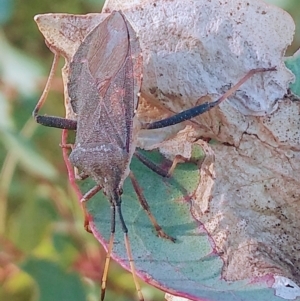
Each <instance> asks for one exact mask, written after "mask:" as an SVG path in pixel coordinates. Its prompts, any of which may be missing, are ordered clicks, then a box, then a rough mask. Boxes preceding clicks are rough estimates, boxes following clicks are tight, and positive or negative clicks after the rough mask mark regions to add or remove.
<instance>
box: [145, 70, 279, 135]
mask: <svg viewBox="0 0 300 301" xmlns="http://www.w3.org/2000/svg"><path fill="white" fill-rule="evenodd" d="M266 71H276V67H273V68H259V69H252V70H250V71H249V72H248V73H247V74H246V75H245V76H244V77H243V78H242V79H241V80H239V82H238V83H237V84H236V85H234V86H233V87H232V88H231V89H229V90H228V91H227V92H226V93H224V94H223V95H222V96H221V97H220V98H219V99H217V100H216V101H213V102H206V103H203V104H201V105H199V106H196V107H194V108H191V109H188V110H185V111H183V112H181V113H178V114H176V115H174V116H171V117H168V118H165V119H162V120H159V121H155V122H152V123H148V124H144V125H143V127H142V128H144V129H149V130H150V129H159V128H164V127H167V126H170V125H174V124H177V123H180V122H183V121H186V120H190V119H192V118H194V117H196V116H198V115H201V114H203V113H205V112H207V111H209V110H210V109H212V108H214V107H215V106H217V105H219V104H220V103H221V102H222V101H224V100H225V99H226V98H228V97H229V96H231V95H232V94H233V93H234V92H236V90H237V89H238V88H239V87H240V86H241V85H242V84H243V83H245V82H246V81H247V80H248V79H249V78H250V77H252V76H253V75H254V74H256V73H259V72H266Z"/></svg>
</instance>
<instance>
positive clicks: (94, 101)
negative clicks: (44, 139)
mask: <svg viewBox="0 0 300 301" xmlns="http://www.w3.org/2000/svg"><path fill="white" fill-rule="evenodd" d="M142 64H143V62H142V51H141V48H140V45H139V41H138V38H137V36H136V33H135V32H134V30H133V28H132V27H131V25H130V23H129V22H128V21H127V19H126V17H125V16H124V15H123V14H122V12H116V11H114V12H112V13H111V15H110V16H109V17H107V18H106V19H105V20H104V21H103V22H102V23H101V24H99V25H98V26H97V27H96V28H95V29H94V30H92V32H91V33H89V35H88V36H87V37H86V38H85V40H84V41H83V42H82V44H81V45H80V46H79V48H78V50H77V52H76V53H75V55H74V57H73V59H72V62H71V64H70V74H69V83H68V92H69V96H70V98H71V107H72V109H73V111H74V112H75V113H76V116H77V120H68V119H64V118H59V117H55V116H40V115H38V111H39V109H40V108H41V106H42V104H43V103H44V101H45V98H46V94H47V93H43V95H42V97H41V99H40V100H39V102H38V104H37V106H36V108H35V109H34V111H33V115H34V117H35V119H36V121H37V122H38V123H40V124H43V125H46V126H52V127H58V128H64V129H72V130H75V129H76V140H75V144H74V146H72V152H71V154H70V156H69V159H70V161H71V163H72V164H73V166H74V167H76V168H77V169H78V170H79V172H80V177H81V178H86V177H91V178H92V179H93V180H94V181H95V183H96V185H95V187H94V188H92V189H91V190H90V191H88V192H87V193H86V194H85V195H84V196H83V198H82V200H81V202H82V204H84V202H85V201H87V200H89V199H90V198H91V197H93V196H94V195H95V194H96V193H97V192H99V191H100V190H101V189H102V190H103V192H104V193H105V195H106V196H107V198H108V200H109V202H110V205H111V236H110V241H109V245H108V250H107V257H106V262H105V268H104V274H103V279H102V294H101V300H103V299H104V295H105V287H106V279H107V272H108V267H109V262H110V257H111V253H112V249H113V241H114V233H115V215H116V212H117V215H118V216H119V219H120V221H121V226H122V229H123V232H124V236H125V246H126V250H127V255H128V258H129V264H130V268H131V272H132V275H133V278H134V283H135V286H136V290H137V292H138V297H139V300H143V296H142V293H141V289H140V286H139V283H138V281H137V278H136V272H135V266H134V261H133V256H132V252H131V248H130V243H129V239H128V230H127V227H126V224H125V221H124V219H123V216H122V211H121V195H122V187H123V183H124V180H125V179H126V178H127V177H128V176H129V177H130V179H131V181H132V183H133V187H134V189H135V191H136V193H137V196H138V199H139V201H140V203H141V205H142V207H143V208H144V209H145V210H146V212H147V214H148V216H149V218H150V220H151V222H152V224H153V225H154V227H155V229H156V231H157V233H158V235H159V236H161V237H164V238H166V239H169V240H171V241H175V239H174V238H172V237H170V236H168V235H167V234H166V233H165V232H164V231H163V230H162V229H161V227H160V226H159V224H158V223H157V221H156V219H155V218H154V216H153V215H152V214H151V212H150V209H149V205H148V203H147V201H146V199H145V197H144V196H143V194H142V190H141V188H140V186H139V184H138V182H137V180H136V179H135V177H134V175H133V173H132V172H131V171H130V167H129V166H130V162H131V159H132V156H133V155H136V156H137V158H139V159H140V160H141V161H142V162H143V163H144V164H145V165H147V166H148V167H150V168H151V169H153V170H154V171H156V172H158V173H159V174H161V175H163V176H167V175H168V173H167V172H166V171H163V170H161V169H160V168H158V167H157V166H155V165H154V164H153V163H152V162H149V161H148V160H147V159H146V158H144V157H143V156H142V155H141V154H139V153H138V152H137V150H136V139H137V134H138V131H139V130H140V129H141V127H142V128H146V129H154V128H162V127H166V126H170V125H173V124H176V123H179V122H182V121H185V120H188V119H191V118H193V117H195V116H197V115H200V114H202V113H204V112H206V111H208V110H210V109H211V108H213V107H215V106H217V105H218V104H220V103H221V102H222V101H223V100H225V99H226V98H227V97H228V96H230V95H231V94H232V93H234V92H235V91H236V90H237V89H238V87H239V86H240V85H242V84H243V83H244V82H245V81H246V80H247V79H248V78H250V77H251V76H252V75H253V74H255V73H257V72H265V71H272V70H275V68H270V69H264V68H261V69H255V70H251V71H250V72H249V73H247V75H246V76H244V77H243V78H242V79H241V80H240V81H239V82H238V83H237V84H236V85H235V86H234V87H232V88H231V89H230V90H229V91H228V92H226V93H225V94H224V95H223V96H222V97H221V98H219V99H218V100H216V101H214V102H211V103H205V104H202V105H200V106H197V107H194V108H192V109H190V110H186V111H184V112H181V113H179V114H177V115H175V116H172V117H170V118H166V119H163V120H160V121H157V122H154V123H151V124H146V125H143V126H141V124H140V122H139V121H138V120H137V118H136V115H135V112H136V109H137V107H138V100H139V93H140V89H141V84H142ZM53 65H55V61H54V63H53ZM53 69H54V68H52V70H53ZM52 70H51V75H50V78H51V76H53V72H54V70H53V71H52ZM49 85H50V81H49V82H48V84H47V85H46V88H45V91H48V90H49ZM83 209H84V213H85V223H84V225H85V228H86V229H87V230H89V218H88V215H87V213H86V211H85V207H84V205H83Z"/></svg>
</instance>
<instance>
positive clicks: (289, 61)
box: [285, 49, 300, 97]
mask: <svg viewBox="0 0 300 301" xmlns="http://www.w3.org/2000/svg"><path fill="white" fill-rule="evenodd" d="M285 65H286V66H287V68H289V69H290V70H291V71H292V72H293V73H294V75H295V82H294V83H292V84H291V91H292V92H293V93H294V94H295V95H296V96H298V97H300V49H299V50H298V51H297V52H296V53H295V54H294V55H293V56H291V57H288V58H286V60H285Z"/></svg>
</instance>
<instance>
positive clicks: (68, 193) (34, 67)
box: [0, 0, 300, 301]
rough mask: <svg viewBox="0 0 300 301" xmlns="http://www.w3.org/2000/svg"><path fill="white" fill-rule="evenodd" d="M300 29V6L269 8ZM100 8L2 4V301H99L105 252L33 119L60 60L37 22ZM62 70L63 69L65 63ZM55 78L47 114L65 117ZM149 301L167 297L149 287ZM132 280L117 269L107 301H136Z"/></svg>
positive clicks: (72, 2)
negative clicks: (87, 228) (42, 17)
mask: <svg viewBox="0 0 300 301" xmlns="http://www.w3.org/2000/svg"><path fill="white" fill-rule="evenodd" d="M267 2H270V3H274V4H276V5H278V6H281V7H283V8H284V9H286V10H288V11H289V12H290V13H291V14H292V16H293V18H294V20H295V21H296V24H297V33H296V38H295V42H294V44H293V45H292V46H291V47H290V48H289V50H288V51H289V52H288V54H289V55H291V54H293V53H294V52H295V51H296V49H297V48H299V45H300V34H299V32H300V30H299V29H300V1H299V0H282V1H280V0H277V1H275V0H274V1H270V0H269V1H267ZM102 5H103V1H100V0H98V1H97V0H85V1H83V0H82V1H80V0H64V1H62V0H60V1H58V0H51V1H38V0H27V1H22V0H15V1H13V0H0V26H1V27H0V133H1V136H0V142H1V143H0V167H1V169H0V300H10V301H37V300H41V301H52V300H72V301H77V300H78V301H81V300H89V301H93V300H98V297H99V287H98V284H99V283H100V280H101V275H102V270H103V261H104V259H105V252H104V250H103V249H102V247H101V246H100V245H99V243H98V242H97V241H96V240H95V239H94V238H93V236H92V235H90V234H88V233H86V232H85V231H84V229H83V226H82V220H83V218H82V213H81V210H80V207H79V205H78V201H77V199H76V197H75V195H74V193H73V191H72V189H71V187H70V185H69V183H68V177H67V173H66V168H65V165H64V162H63V159H62V154H61V149H60V147H59V143H60V139H61V131H60V130H57V129H49V128H46V127H42V126H38V125H36V124H35V122H34V121H33V119H32V117H31V112H32V110H33V108H34V106H35V104H36V102H37V100H38V98H39V96H40V94H41V92H42V90H43V87H44V84H45V81H46V79H47V75H48V72H49V70H50V66H51V62H52V59H53V55H52V53H51V52H50V51H49V49H48V48H47V47H46V46H45V43H44V40H43V37H42V35H41V34H40V32H39V31H38V29H37V26H36V24H35V22H34V21H33V17H34V15H36V14H40V13H47V12H52V13H55V12H66V13H73V14H85V13H87V12H100V10H101V7H102ZM61 63H63V62H61ZM62 97H63V96H62V83H61V79H60V78H59V72H58V73H57V78H55V81H54V84H53V86H52V92H51V93H50V96H49V99H48V101H47V102H46V105H45V107H44V108H43V112H47V114H49V115H51V114H53V115H57V116H63V115H64V108H63V106H62V100H63V99H62ZM143 293H144V297H145V299H146V300H147V301H151V300H163V299H164V297H163V296H164V294H163V293H162V292H160V291H158V290H156V289H154V288H152V287H149V286H147V285H143ZM135 298H136V293H135V290H134V285H133V281H132V277H131V275H130V274H129V273H127V272H125V271H124V270H123V269H121V268H120V267H118V266H117V265H116V264H113V265H112V266H111V268H110V271H109V279H108V291H107V295H106V300H107V301H110V300H116V301H117V300H124V301H126V300H134V299H135Z"/></svg>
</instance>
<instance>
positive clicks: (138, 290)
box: [116, 198, 144, 301]
mask: <svg viewBox="0 0 300 301" xmlns="http://www.w3.org/2000/svg"><path fill="white" fill-rule="evenodd" d="M121 203H122V200H121V198H119V200H118V201H117V202H116V209H117V213H118V216H119V218H120V222H121V226H122V230H123V232H124V241H125V247H126V251H127V256H128V259H129V265H130V270H131V273H132V277H133V282H134V284H135V288H136V291H137V294H138V298H139V301H144V297H143V294H142V291H141V287H140V284H139V282H138V280H137V277H136V270H135V266H134V260H133V256H132V252H131V247H130V242H129V238H128V229H127V227H126V224H125V221H124V218H123V214H122V210H121Z"/></svg>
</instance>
